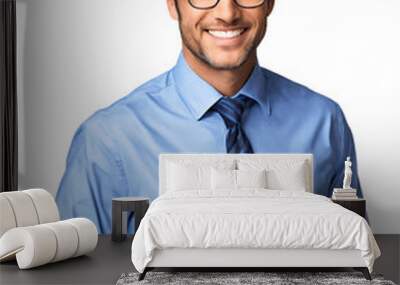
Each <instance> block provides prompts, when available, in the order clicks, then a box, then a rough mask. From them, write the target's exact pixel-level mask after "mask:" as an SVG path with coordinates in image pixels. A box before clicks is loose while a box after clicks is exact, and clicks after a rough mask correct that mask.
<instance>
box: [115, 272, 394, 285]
mask: <svg viewBox="0 0 400 285" xmlns="http://www.w3.org/2000/svg"><path fill="white" fill-rule="evenodd" d="M138 276H139V274H138V273H127V274H125V273H124V274H122V275H121V277H120V278H119V279H118V281H117V285H134V284H135V285H136V284H140V285H146V284H157V285H164V284H171V285H177V284H179V285H184V284H213V285H219V284H221V285H233V284H237V285H239V284H240V285H247V284H252V285H253V284H267V285H278V284H279V285H292V284H293V285H297V284H318V285H319V284H321V285H322V284H328V285H336V284H337V285H350V284H352V285H353V284H356V285H358V284H368V285H370V284H374V285H375V284H377V285H378V284H379V285H395V283H393V282H392V281H388V280H384V279H383V277H382V275H374V274H372V278H373V280H372V281H368V280H366V279H365V278H364V276H363V275H362V273H360V272H148V273H147V274H146V277H145V279H144V280H142V281H138Z"/></svg>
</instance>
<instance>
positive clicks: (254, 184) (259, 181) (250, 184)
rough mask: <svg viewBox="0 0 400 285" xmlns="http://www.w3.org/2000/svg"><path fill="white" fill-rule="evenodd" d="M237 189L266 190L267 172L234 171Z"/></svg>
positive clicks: (263, 170)
mask: <svg viewBox="0 0 400 285" xmlns="http://www.w3.org/2000/svg"><path fill="white" fill-rule="evenodd" d="M235 171H236V183H237V187H238V188H267V171H266V170H265V169H262V170H235Z"/></svg>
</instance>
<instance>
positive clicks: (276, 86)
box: [262, 68, 341, 116]
mask: <svg viewBox="0 0 400 285" xmlns="http://www.w3.org/2000/svg"><path fill="white" fill-rule="evenodd" d="M262 71H263V74H264V76H265V77H266V78H267V82H268V93H269V94H268V95H270V96H271V99H272V100H273V102H274V103H275V104H287V105H290V106H293V107H294V108H300V109H301V110H305V111H306V110H311V109H312V110H314V111H320V112H321V113H322V112H324V113H325V114H327V113H329V114H332V115H333V116H336V115H337V113H338V112H341V109H340V106H339V104H338V103H337V102H336V101H334V100H333V99H331V98H329V97H327V96H325V95H322V94H320V93H318V92H316V91H314V90H312V89H310V88H308V87H307V86H305V85H303V84H300V83H298V82H295V81H293V80H291V79H288V78H286V77H284V76H282V75H280V74H277V73H275V72H273V71H271V70H268V69H266V68H262Z"/></svg>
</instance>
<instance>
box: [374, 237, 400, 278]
mask: <svg viewBox="0 0 400 285" xmlns="http://www.w3.org/2000/svg"><path fill="white" fill-rule="evenodd" d="M375 239H376V241H377V243H378V245H379V248H380V250H381V257H379V258H378V259H377V260H376V261H375V265H374V272H378V273H381V274H383V275H384V276H385V278H386V279H389V280H392V281H393V282H394V283H396V284H400V235H375Z"/></svg>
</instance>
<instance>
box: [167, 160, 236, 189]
mask: <svg viewBox="0 0 400 285" xmlns="http://www.w3.org/2000/svg"><path fill="white" fill-rule="evenodd" d="M167 167H168V169H167V179H166V180H167V181H166V182H167V191H185V190H210V189H211V169H234V168H235V161H233V160H231V161H219V160H218V161H211V162H210V161H196V162H193V163H192V162H190V161H183V162H180V161H176V162H169V163H168V165H167Z"/></svg>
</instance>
